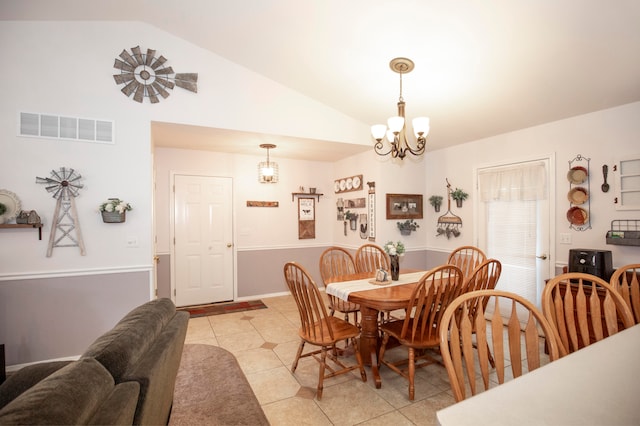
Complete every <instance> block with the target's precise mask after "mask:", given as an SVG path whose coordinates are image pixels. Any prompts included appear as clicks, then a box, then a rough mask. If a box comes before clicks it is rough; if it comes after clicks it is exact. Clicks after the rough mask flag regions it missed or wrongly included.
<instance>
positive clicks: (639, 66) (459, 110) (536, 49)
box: [0, 0, 640, 160]
mask: <svg viewBox="0 0 640 426" xmlns="http://www.w3.org/2000/svg"><path fill="white" fill-rule="evenodd" d="M0 5H1V7H0V19H3V20H6V19H29V20H40V19H44V20H75V19H79V20H139V21H144V22H147V23H149V24H152V25H154V26H156V27H158V28H161V29H163V30H165V31H168V32H170V33H172V34H175V35H176V36H179V37H181V38H183V39H185V40H188V41H189V42H191V43H193V44H195V45H198V46H201V47H203V48H205V49H208V50H210V51H212V52H214V53H216V54H218V55H220V56H223V57H225V58H227V59H229V60H231V61H233V62H235V63H237V64H240V65H242V66H244V67H246V68H249V69H251V70H253V71H255V72H257V73H260V74H262V75H264V76H266V77H268V78H271V79H272V80H275V81H278V82H280V83H282V84H284V85H286V86H288V87H290V88H292V89H294V90H296V91H298V92H301V93H303V94H305V95H307V96H309V97H311V98H314V99H316V100H318V101H320V102H322V103H324V104H326V105H328V106H330V107H332V108H334V109H336V110H339V111H342V112H344V113H345V114H347V115H349V116H351V117H353V118H354V119H356V120H359V121H361V122H363V123H367V124H375V123H378V122H384V121H385V120H386V117H388V116H390V115H394V113H395V109H396V107H395V103H396V102H397V100H398V90H399V87H398V83H399V80H398V75H397V74H395V73H394V72H392V71H391V70H390V69H389V66H388V64H389V61H390V60H391V59H392V58H394V57H398V56H404V57H408V58H411V59H412V60H413V61H414V62H415V64H416V67H415V70H414V71H413V72H412V73H410V74H407V75H405V76H404V78H403V83H404V88H403V95H404V99H405V101H406V103H407V106H406V109H407V118H408V119H410V118H411V117H414V116H417V115H427V116H429V117H430V118H431V133H430V136H429V139H428V150H433V149H439V148H443V147H446V146H451V145H454V144H459V143H464V142H467V141H472V140H477V139H481V138H485V137H489V136H493V135H496V134H500V133H504V132H508V131H512V130H517V129H522V128H526V127H530V126H534V125H538V124H542V123H546V122H551V121H555V120H560V119H563V118H568V117H572V116H576V115H580V114H585V113H588V112H592V111H597V110H600V109H605V108H610V107H614V106H617V105H622V104H626V103H630V102H636V101H640V1H638V0H615V1H605V0H537V1H531V0H494V1H489V2H488V1H471V0H464V1H463V0H449V1H442V0H224V1H223V0H179V1H178V0H94V1H86V0H55V1H52V0H0ZM175 132H180V134H181V135H183V137H182V138H181V139H182V140H183V141H184V140H185V135H188V136H189V139H190V140H191V141H192V144H193V145H194V147H199V148H200V149H205V145H206V144H212V143H213V144H215V143H216V140H219V139H221V138H219V137H216V135H218V136H219V133H220V132H222V133H223V134H224V136H225V137H227V138H228V137H230V136H234V135H235V136H239V137H241V139H239V142H238V144H235V143H234V144H229V143H228V139H226V140H227V144H226V145H227V146H230V145H233V146H239V148H238V149H240V150H241V151H242V150H245V151H246V150H250V151H248V152H246V153H251V154H255V153H256V152H255V147H256V143H258V142H257V141H260V142H259V143H265V142H271V141H272V138H273V137H274V136H273V135H271V136H269V135H255V134H253V135H252V134H247V133H239V134H236V133H233V134H232V135H230V134H229V131H227V130H221V129H207V128H189V127H188V126H176V125H169V124H161V123H155V124H154V139H155V141H156V143H158V144H160V145H162V144H165V143H166V141H167V140H169V139H168V137H167V135H170V136H171V137H173V135H175ZM183 132H188V133H183ZM247 141H249V142H247ZM274 143H276V144H277V145H278V146H279V148H278V156H287V157H293V158H313V159H315V160H320V159H324V160H331V159H332V158H336V156H338V157H342V156H344V155H345V154H347V155H348V154H349V152H348V151H342V149H343V148H344V149H346V150H351V151H352V152H351V153H353V152H358V151H361V150H362V149H363V147H362V146H361V145H360V146H344V145H345V144H335V143H333V144H330V145H327V146H323V144H318V141H310V140H308V141H302V142H301V141H300V140H299V139H297V138H296V140H295V141H293V140H288V139H287V138H281V137H280V136H278V137H277V142H274ZM281 145H282V146H283V148H284V149H283V150H282V151H280V146H281ZM311 147H315V148H311ZM214 149H218V148H214ZM309 149H311V151H312V152H309V151H308V150H309ZM313 151H315V152H313ZM274 154H275V152H274ZM313 155H315V157H313Z"/></svg>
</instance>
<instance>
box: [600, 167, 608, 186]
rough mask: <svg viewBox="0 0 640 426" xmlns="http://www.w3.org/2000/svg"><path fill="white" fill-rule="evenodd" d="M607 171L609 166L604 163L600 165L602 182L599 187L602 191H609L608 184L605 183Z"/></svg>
mask: <svg viewBox="0 0 640 426" xmlns="http://www.w3.org/2000/svg"><path fill="white" fill-rule="evenodd" d="M608 173H609V167H608V166H607V165H606V164H605V165H603V166H602V175H603V176H604V183H603V184H602V186H601V187H600V188H602V192H607V191H609V184H608V183H607V174H608Z"/></svg>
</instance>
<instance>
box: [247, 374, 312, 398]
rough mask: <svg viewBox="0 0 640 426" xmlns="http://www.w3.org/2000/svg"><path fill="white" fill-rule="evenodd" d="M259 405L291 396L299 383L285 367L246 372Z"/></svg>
mask: <svg viewBox="0 0 640 426" xmlns="http://www.w3.org/2000/svg"><path fill="white" fill-rule="evenodd" d="M246 376H247V380H248V381H249V384H250V385H251V388H252V389H253V392H254V393H255V394H256V397H257V398H258V401H260V405H266V404H269V403H272V402H276V401H281V400H284V399H287V398H292V397H294V396H295V395H296V393H297V392H298V390H299V389H300V384H299V383H298V382H297V381H296V379H295V378H294V377H293V376H292V375H291V373H290V372H289V370H287V369H286V368H285V367H278V368H274V369H272V370H264V371H259V372H256V373H250V374H246Z"/></svg>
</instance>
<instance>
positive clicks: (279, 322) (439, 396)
mask: <svg viewBox="0 0 640 426" xmlns="http://www.w3.org/2000/svg"><path fill="white" fill-rule="evenodd" d="M262 301H263V302H264V303H265V304H266V305H267V306H268V309H259V310H254V311H246V312H238V313H231V314H225V315H216V316H209V317H200V318H193V319H191V320H189V328H188V331H187V338H186V343H205V344H210V345H216V346H221V347H223V348H225V349H227V350H229V351H231V352H232V353H233V354H234V355H235V356H236V357H237V359H238V362H239V364H240V366H241V367H242V369H243V371H244V373H245V375H246V376H247V379H248V380H249V383H250V384H251V387H252V388H253V391H254V392H255V394H256V396H257V398H258V400H259V401H260V404H261V405H262V408H263V410H264V412H265V413H266V415H267V418H268V419H269V422H270V423H271V425H273V426H280V425H389V424H393V425H431V424H434V425H435V424H437V420H436V411H438V410H440V409H442V408H444V407H447V406H449V405H451V404H453V403H454V402H455V400H454V398H453V396H452V393H451V388H450V386H449V379H448V376H447V372H446V371H445V369H444V367H442V366H440V365H437V364H436V365H430V366H428V367H425V368H422V369H418V370H417V371H416V379H415V382H416V392H415V394H416V395H415V400H414V401H409V400H408V382H407V380H405V379H404V378H402V377H400V376H399V375H397V374H396V373H394V372H392V371H390V370H389V369H388V368H386V367H384V366H383V367H381V372H380V373H381V377H382V388H381V389H376V388H375V384H374V381H373V378H372V377H373V376H372V374H371V369H370V368H368V367H365V369H366V371H367V382H366V383H365V382H362V380H361V379H360V373H359V371H358V370H355V371H353V372H351V373H349V374H345V375H341V376H338V377H334V378H331V379H326V380H325V382H324V393H323V396H322V400H320V401H318V400H317V399H316V398H315V394H316V386H317V380H318V363H317V362H316V361H315V360H314V359H313V358H310V357H307V358H303V359H301V360H300V362H299V364H298V368H297V370H296V372H295V374H292V373H291V364H292V362H293V359H294V357H295V354H296V351H297V348H298V345H299V342H300V340H299V337H298V334H297V330H298V327H299V324H300V320H299V317H298V311H297V309H296V305H295V302H294V301H293V299H292V298H291V296H280V297H272V298H264V299H262ZM307 347H310V346H309V345H307V346H305V350H306V349H307ZM310 348H312V347H310ZM394 351H396V352H398V351H403V349H402V348H397V349H393V350H391V351H390V352H388V355H387V356H388V357H391V356H392V352H394ZM404 354H406V352H398V355H404ZM351 360H354V358H353V357H352V358H351ZM352 362H355V361H352Z"/></svg>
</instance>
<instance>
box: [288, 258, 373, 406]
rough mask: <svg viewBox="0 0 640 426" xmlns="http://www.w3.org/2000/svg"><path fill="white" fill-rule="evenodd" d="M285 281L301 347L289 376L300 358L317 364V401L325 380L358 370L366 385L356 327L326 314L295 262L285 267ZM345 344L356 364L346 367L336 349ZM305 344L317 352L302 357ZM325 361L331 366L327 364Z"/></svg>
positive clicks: (310, 281) (309, 280) (315, 290)
mask: <svg viewBox="0 0 640 426" xmlns="http://www.w3.org/2000/svg"><path fill="white" fill-rule="evenodd" d="M284 278H285V281H286V282H287V286H288V287H289V291H290V292H291V294H292V296H293V298H294V300H295V301H296V305H297V307H298V313H299V314H300V324H301V326H300V329H299V330H298V335H299V336H300V345H299V346H298V352H297V354H296V358H295V359H294V361H293V365H292V366H291V372H292V373H295V371H296V368H297V367H298V361H299V360H300V358H305V357H312V358H314V359H315V360H316V361H318V362H319V363H320V370H319V374H318V392H317V398H318V399H322V389H323V382H324V379H328V378H330V377H335V376H338V375H340V374H345V373H348V372H350V371H353V370H355V369H359V370H360V376H361V377H362V381H363V382H366V381H367V374H366V372H365V371H364V366H363V364H362V356H361V355H360V351H359V350H358V346H357V343H356V338H357V337H359V336H360V329H359V328H358V327H356V326H355V325H353V324H351V323H349V322H347V321H345V320H343V319H340V318H336V317H334V316H331V315H329V314H328V313H327V308H326V306H325V303H324V299H323V298H322V295H321V293H320V290H318V287H317V286H316V283H315V282H314V281H313V279H312V278H311V276H310V275H309V273H308V272H307V270H306V269H305V268H304V267H302V266H301V265H298V264H297V263H296V262H287V263H286V264H285V265H284ZM342 340H348V341H349V342H350V346H351V348H352V349H353V354H355V357H356V361H357V364H355V365H350V366H348V365H346V364H345V363H344V362H342V360H341V359H339V354H344V353H345V352H343V351H338V350H337V349H336V343H337V342H338V341H342ZM305 343H309V344H311V345H314V346H319V347H320V349H317V350H314V351H311V352H307V353H305V354H303V353H302V351H303V350H304V346H305ZM327 358H328V359H329V360H330V361H331V362H332V364H328V363H327Z"/></svg>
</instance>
